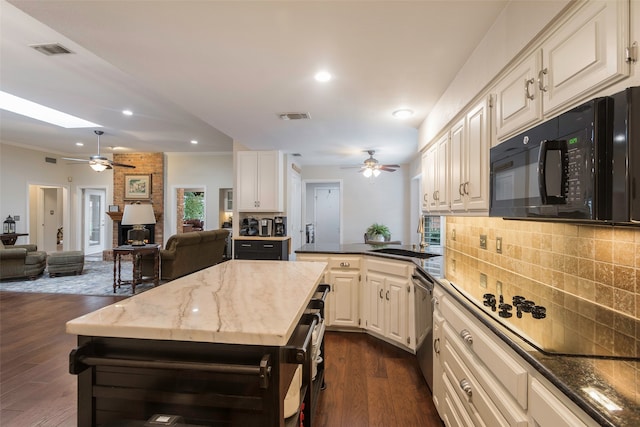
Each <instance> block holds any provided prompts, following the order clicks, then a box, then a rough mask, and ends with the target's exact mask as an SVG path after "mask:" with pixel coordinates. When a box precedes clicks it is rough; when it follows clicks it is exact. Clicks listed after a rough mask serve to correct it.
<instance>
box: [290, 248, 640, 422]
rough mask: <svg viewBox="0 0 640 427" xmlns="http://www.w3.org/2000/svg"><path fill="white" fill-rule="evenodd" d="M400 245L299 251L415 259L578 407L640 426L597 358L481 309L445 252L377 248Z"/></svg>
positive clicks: (635, 410) (615, 363) (620, 364)
mask: <svg viewBox="0 0 640 427" xmlns="http://www.w3.org/2000/svg"><path fill="white" fill-rule="evenodd" d="M384 247H387V248H398V249H405V250H412V249H413V247H412V246H407V245H368V244H364V243H353V244H337V243H336V244H306V245H303V246H302V247H301V248H299V249H298V250H296V253H307V254H313V253H326V254H353V255H358V254H359V255H369V256H379V257H383V258H391V259H398V260H404V261H408V260H410V261H412V262H413V263H415V264H416V265H417V266H418V267H419V268H420V269H422V270H423V271H424V272H425V273H427V274H429V275H431V276H432V277H434V278H435V279H438V282H439V284H440V285H441V287H442V288H443V289H444V290H445V291H446V292H447V293H448V294H450V295H451V296H453V297H454V298H455V299H456V300H457V301H458V302H460V303H461V304H462V305H464V306H465V307H467V309H468V310H469V312H471V313H472V314H473V315H474V316H475V317H476V318H478V319H479V320H480V321H481V322H482V323H483V324H484V325H485V326H487V327H488V328H489V329H490V330H491V331H492V332H493V333H494V334H495V335H496V336H497V337H498V338H500V339H501V340H503V341H504V342H505V343H506V344H507V345H509V347H511V348H512V349H513V350H514V351H515V352H516V353H518V355H520V356H521V357H522V358H523V359H524V360H525V361H526V362H528V363H529V364H530V365H531V366H533V368H534V369H536V370H537V371H538V372H539V373H540V374H541V375H542V376H544V377H545V378H546V379H547V380H549V382H551V383H552V384H553V385H554V386H556V387H557V388H558V389H559V390H560V391H561V392H562V393H564V394H565V395H566V396H567V397H568V398H569V399H570V400H571V401H573V402H574V403H575V404H576V405H577V406H578V407H580V408H581V409H582V410H583V411H585V412H586V413H587V414H588V415H589V416H590V417H592V418H593V419H594V420H595V421H596V422H597V423H599V424H600V425H602V426H607V427H635V426H640V405H638V403H636V402H634V401H632V399H629V398H627V397H625V396H624V395H623V394H622V393H620V392H619V391H618V390H617V389H616V387H615V385H613V384H610V383H609V382H608V381H606V380H605V379H604V378H602V376H601V375H599V374H598V373H597V372H596V370H595V369H594V368H593V364H594V361H595V359H594V358H593V357H579V356H559V355H549V354H545V353H543V352H541V351H538V350H537V349H536V348H535V347H533V346H531V345H529V343H527V342H526V341H524V340H523V339H521V338H520V337H519V336H518V335H517V334H515V333H514V332H512V331H511V330H509V329H508V328H506V327H504V326H503V325H501V324H500V323H499V322H497V321H496V320H495V319H493V318H492V317H491V316H489V315H487V314H486V313H485V312H484V311H483V310H482V309H480V308H479V307H477V306H476V305H475V304H476V303H474V302H473V301H472V300H471V299H470V298H468V297H467V296H465V295H464V294H463V293H462V292H461V291H460V290H458V289H457V288H456V287H455V286H452V285H451V284H450V283H449V282H448V281H447V280H444V279H443V276H444V268H443V267H444V258H445V257H444V256H435V257H432V258H428V259H418V258H408V257H404V256H397V255H389V254H384V253H379V252H375V250H376V249H380V248H384ZM426 252H427V253H432V254H434V255H436V254H441V253H442V252H443V251H442V248H441V247H427V249H426ZM607 363H609V364H610V365H611V367H612V369H614V370H616V369H619V370H629V367H628V366H629V365H633V366H634V368H633V371H634V372H636V371H638V366H637V364H638V363H640V361H637V360H635V361H630V360H622V359H608V360H607ZM587 387H592V388H595V389H597V390H598V391H600V392H601V393H602V394H604V395H605V396H607V397H608V398H609V399H611V400H612V401H614V402H615V403H617V404H618V405H620V406H621V407H622V409H621V410H619V411H609V410H607V409H606V408H605V407H604V406H602V405H601V404H599V403H597V402H596V401H594V400H593V399H592V398H591V397H590V396H589V395H588V394H587V392H586V391H584V389H585V388H587Z"/></svg>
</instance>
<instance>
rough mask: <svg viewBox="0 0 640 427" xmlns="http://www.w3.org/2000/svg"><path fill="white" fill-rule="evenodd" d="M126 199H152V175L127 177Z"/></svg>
mask: <svg viewBox="0 0 640 427" xmlns="http://www.w3.org/2000/svg"><path fill="white" fill-rule="evenodd" d="M124 198H125V199H131V200H145V199H150V198H151V175H125V176H124Z"/></svg>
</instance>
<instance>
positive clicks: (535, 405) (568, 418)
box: [529, 378, 585, 427]
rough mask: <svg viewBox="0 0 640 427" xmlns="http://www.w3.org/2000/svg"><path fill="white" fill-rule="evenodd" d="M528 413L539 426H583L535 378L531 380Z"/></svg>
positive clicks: (569, 410)
mask: <svg viewBox="0 0 640 427" xmlns="http://www.w3.org/2000/svg"><path fill="white" fill-rule="evenodd" d="M529 401H530V403H529V405H530V410H529V415H530V416H531V419H532V420H533V421H534V422H535V425H539V426H554V427H584V426H585V424H584V423H583V422H582V421H581V420H580V419H579V418H578V417H577V416H576V415H574V413H573V412H572V411H571V409H569V408H567V407H566V406H565V405H564V404H563V403H562V402H561V401H560V400H559V399H558V398H557V397H555V396H554V395H553V393H551V392H550V391H549V390H548V389H547V388H546V387H545V386H544V385H542V384H541V383H540V382H539V381H538V380H536V379H535V378H534V379H532V380H531V392H530V398H529Z"/></svg>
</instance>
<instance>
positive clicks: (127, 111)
mask: <svg viewBox="0 0 640 427" xmlns="http://www.w3.org/2000/svg"><path fill="white" fill-rule="evenodd" d="M122 114H124V115H125V116H133V111H131V110H122Z"/></svg>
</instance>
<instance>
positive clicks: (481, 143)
mask: <svg viewBox="0 0 640 427" xmlns="http://www.w3.org/2000/svg"><path fill="white" fill-rule="evenodd" d="M491 112H492V109H490V108H489V105H488V102H487V101H482V102H481V103H480V104H478V105H477V106H476V107H474V108H473V109H472V110H471V111H469V113H468V114H467V117H466V128H465V131H466V138H465V139H464V142H465V144H464V147H465V149H464V150H463V153H466V154H465V180H464V181H462V184H463V185H462V192H463V193H464V195H465V202H466V203H465V209H467V210H474V211H481V210H482V211H488V210H489V143H490V142H489V141H491ZM452 189H453V187H452Z"/></svg>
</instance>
